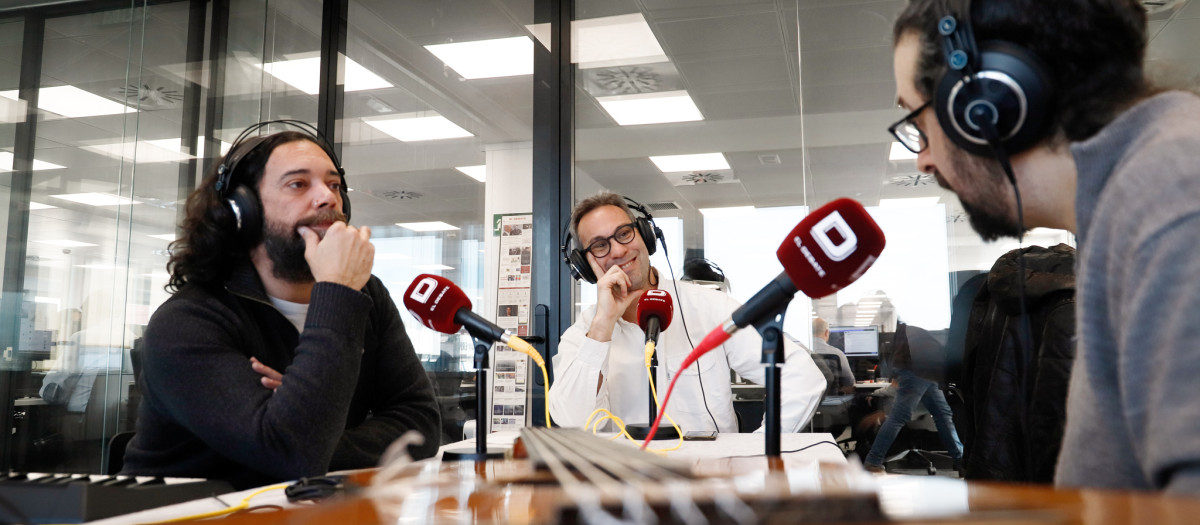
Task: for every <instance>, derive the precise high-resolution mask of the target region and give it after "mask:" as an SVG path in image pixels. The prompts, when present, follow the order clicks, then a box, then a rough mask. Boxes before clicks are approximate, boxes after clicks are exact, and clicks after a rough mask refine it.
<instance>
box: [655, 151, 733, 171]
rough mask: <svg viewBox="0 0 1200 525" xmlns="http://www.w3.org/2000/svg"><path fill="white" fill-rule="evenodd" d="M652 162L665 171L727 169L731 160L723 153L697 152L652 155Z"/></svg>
mask: <svg viewBox="0 0 1200 525" xmlns="http://www.w3.org/2000/svg"><path fill="white" fill-rule="evenodd" d="M650 162H653V163H654V165H655V166H658V169H659V171H661V172H663V173H674V172H678V171H711V170H727V169H729V162H727V161H726V160H725V155H724V154H723V153H696V154H693V155H664V156H658V157H650Z"/></svg>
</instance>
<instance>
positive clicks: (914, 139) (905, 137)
mask: <svg viewBox="0 0 1200 525" xmlns="http://www.w3.org/2000/svg"><path fill="white" fill-rule="evenodd" d="M930 102H933V101H932V100H930V101H928V102H925V103H924V104H921V107H919V108H917V109H914V110H912V112H911V113H909V114H907V115H905V116H904V118H902V119H900V120H897V121H896V123H895V124H892V125H891V126H888V129H887V130H888V133H891V134H892V136H893V137H896V140H898V141H900V143H901V144H903V145H904V147H905V148H908V151H911V152H913V153H920V152H922V151H925V145H927V144H929V140H928V139H926V138H925V132H924V131H921V128H919V127H917V124H916V123H915V122H913V119H915V118H917V115H920V114H921V112H922V111H925V108H927V107H929V104H930Z"/></svg>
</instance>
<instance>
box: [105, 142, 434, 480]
mask: <svg viewBox="0 0 1200 525" xmlns="http://www.w3.org/2000/svg"><path fill="white" fill-rule="evenodd" d="M333 158H334V157H333V155H332V154H331V153H330V150H329V149H328V145H321V144H319V143H318V142H317V137H316V136H314V135H309V134H307V133H300V132H296V131H284V132H280V133H275V134H273V135H269V136H266V137H254V138H250V139H247V140H244V141H240V142H239V143H237V144H235V145H234V146H233V147H232V148H231V149H230V151H229V153H228V154H227V155H226V157H225V159H223V160H222V162H221V163H220V164H219V165H217V166H214V170H213V173H212V174H210V176H208V177H207V178H206V179H205V180H204V182H203V183H201V185H200V186H199V187H198V188H197V189H196V190H195V191H194V192H192V194H191V195H190V196H189V197H188V200H187V217H186V218H185V219H184V221H183V224H182V227H181V229H182V235H181V236H180V238H179V239H178V240H176V241H175V242H174V243H172V250H171V259H170V262H168V264H167V268H168V270H169V272H170V274H171V278H170V282H169V284H168V287H169V289H171V290H172V291H173V292H174V293H173V295H172V296H171V298H170V299H168V300H167V301H166V302H165V303H163V305H162V306H160V307H159V308H158V310H157V311H155V312H154V315H153V316H152V317H151V318H150V324H149V326H148V327H147V328H146V332H145V337H144V341H145V354H144V356H143V359H142V361H143V366H142V373H141V376H142V377H141V379H142V384H141V387H142V392H143V394H144V397H143V400H142V403H141V407H140V412H139V415H138V420H137V433H136V434H135V436H134V438H133V440H132V441H131V442H130V443H129V446H128V448H127V449H126V452H125V460H124V469H123V470H122V474H131V475H151V476H172V477H191V478H209V479H219V480H225V481H228V482H229V483H230V484H231V485H233V486H234V487H235V488H239V489H241V488H247V487H254V486H260V485H265V484H269V483H275V482H279V481H285V480H290V479H296V478H300V477H306V476H321V475H324V474H325V473H326V472H328V471H330V470H341V469H353V468H364V467H373V466H376V465H377V464H378V462H379V458H380V457H381V455H382V454H383V452H384V451H385V450H386V449H387V447H388V446H389V445H390V444H391V443H392V442H393V441H395V440H396V439H398V438H399V437H400V436H401V435H402V434H404V433H405V432H408V431H416V432H419V433H420V434H421V435H422V436H424V443H423V444H421V445H418V446H414V447H412V449H410V451H409V452H410V453H411V454H412V455H413V457H416V458H424V457H429V456H432V455H433V454H434V453H435V452H436V451H437V448H438V445H439V441H438V438H439V436H440V431H439V426H440V423H439V416H438V405H437V400H436V399H435V397H434V392H433V387H432V386H431V385H430V382H429V379H428V378H427V377H426V375H425V372H424V369H423V368H422V366H421V362H420V360H419V359H418V358H417V354H416V352H415V351H414V350H413V346H412V342H411V341H409V338H408V335H407V334H406V333H405V330H404V324H403V323H402V322H401V319H400V314H399V312H398V310H397V309H396V305H395V303H393V302H392V298H391V296H390V295H389V294H388V291H387V288H385V287H384V285H383V282H382V281H380V280H379V279H378V278H377V277H375V276H373V275H371V267H372V264H373V261H374V247H373V245H372V244H371V242H370V238H371V230H370V228H368V227H354V226H350V225H349V224H347V223H346V220H347V217H346V215H345V214H344V213H343V211H342V210H343V206H344V203H343V201H344V196H345V193H344V189H343V184H344V182H345V181H344V177H343V175H342V174H341V171H340V168H339V167H338V166H337V165H336V164H335V162H334V161H333V160H332V159H333ZM225 177H227V178H225ZM218 180H220V181H221V182H222V185H221V186H218ZM222 186H224V188H222ZM227 199H237V200H235V201H234V202H235V203H237V204H238V206H239V208H238V209H237V210H236V213H237V215H236V216H235V210H234V209H231V208H232V207H231V206H230V204H229V201H228V200H227ZM252 201H256V202H257V203H258V204H259V209H260V210H261V211H259V212H258V213H261V215H260V216H259V219H258V220H260V221H261V227H259V228H252V229H251V228H250V225H252V224H254V222H255V221H254V220H252V217H250V214H251V213H255V210H252V209H251V206H252V205H253V204H255V202H252ZM243 226H245V227H243Z"/></svg>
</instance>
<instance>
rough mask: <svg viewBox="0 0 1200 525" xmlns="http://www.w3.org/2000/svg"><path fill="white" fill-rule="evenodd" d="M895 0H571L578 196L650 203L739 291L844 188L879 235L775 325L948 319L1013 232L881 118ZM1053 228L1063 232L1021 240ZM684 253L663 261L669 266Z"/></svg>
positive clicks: (890, 117) (672, 241)
mask: <svg viewBox="0 0 1200 525" xmlns="http://www.w3.org/2000/svg"><path fill="white" fill-rule="evenodd" d="M905 3H906V2H905V1H904V0H879V1H856V2H826V1H813V0H791V1H782V2H749V3H748V2H740V1H735V0H714V1H705V2H673V1H644V0H619V1H612V0H579V1H577V2H575V11H574V17H575V22H574V25H575V27H574V28H573V32H572V36H573V38H574V39H575V40H574V46H575V49H574V50H573V53H572V61H573V63H574V64H575V66H576V70H575V82H576V84H575V88H576V90H575V94H576V95H575V121H576V128H575V159H576V163H575V200H576V201H578V200H580V199H582V198H584V197H586V196H588V195H591V194H594V193H595V192H596V191H598V190H600V189H605V190H610V191H614V192H617V193H621V194H624V195H627V196H629V197H632V198H634V199H636V200H638V201H640V202H642V203H643V204H646V205H647V206H648V207H649V208H650V209H651V210H653V211H654V213H655V217H656V218H658V219H659V220H660V221H664V220H665V221H670V222H671V224H673V225H677V227H676V232H675V235H668V238H667V239H666V242H667V245H668V246H669V247H671V246H673V247H674V248H673V249H670V250H668V251H669V252H670V253H672V254H674V253H676V252H681V253H682V254H683V257H681V258H682V259H685V260H686V259H692V258H706V259H708V260H709V261H710V262H711V263H713V264H715V265H716V266H717V267H719V268H720V269H721V270H723V273H724V276H725V277H726V279H727V286H728V288H729V292H730V293H731V294H732V295H733V296H734V297H735V298H737V299H739V300H742V301H745V300H747V299H748V298H749V297H750V296H752V295H753V294H754V293H755V292H757V291H758V290H759V289H760V288H761V287H762V286H763V285H765V284H766V283H767V282H768V281H769V280H771V279H773V278H774V277H775V276H776V275H778V274H779V272H780V271H782V267H781V266H780V263H779V261H778V260H776V258H775V255H774V254H775V251H776V249H777V248H778V247H779V243H780V242H783V241H784V238H785V237H786V234H787V232H788V231H790V230H791V228H792V227H793V226H795V225H796V224H797V223H798V222H800V220H801V219H803V218H804V217H805V216H806V215H807V214H808V213H809V211H811V210H813V209H816V208H818V207H820V206H822V205H824V204H826V203H828V202H830V201H832V200H834V199H836V198H839V197H849V198H852V199H855V200H857V201H858V202H860V203H862V204H863V205H864V206H866V207H867V208H868V210H869V211H870V212H871V214H872V216H873V217H874V218H875V220H876V222H878V223H879V224H880V225H881V226H882V228H883V230H884V233H885V234H886V236H887V240H888V242H887V248H886V249H885V250H884V252H883V254H882V256H881V258H880V259H879V261H877V262H876V263H875V265H874V267H873V268H872V269H871V270H870V271H869V272H867V274H866V275H865V276H864V277H863V278H861V279H860V280H859V281H858V282H856V283H854V284H853V285H851V286H849V287H847V288H846V289H844V290H841V291H839V292H838V293H836V294H834V295H832V296H829V297H826V298H822V299H819V300H809V299H808V298H806V297H802V296H799V297H797V298H796V299H795V300H794V301H792V303H791V305H790V307H789V310H788V314H787V316H786V319H785V330H786V331H787V332H788V333H789V334H790V335H791V336H792V337H793V338H794V339H796V340H799V341H800V342H802V343H804V344H808V343H809V342H810V341H811V330H810V328H811V322H812V318H813V317H817V316H819V317H822V318H824V319H826V320H828V321H829V322H830V323H831V324H833V325H842V326H866V325H875V326H878V327H880V328H881V329H882V331H884V332H890V331H892V330H894V326H895V322H896V319H897V318H899V319H903V320H906V321H907V322H910V323H913V324H915V325H919V326H922V327H925V328H927V329H929V330H931V331H934V332H937V331H939V330H945V329H946V328H947V327H948V326H949V321H950V302H951V298H952V297H953V295H954V293H955V292H956V290H957V286H958V284H959V283H960V281H962V280H965V277H969V276H970V275H973V274H976V273H980V272H983V271H987V270H988V269H989V268H990V267H991V265H992V264H993V263H994V262H995V260H996V259H997V258H998V257H999V256H1000V255H1002V254H1003V253H1005V252H1007V251H1009V250H1011V249H1014V248H1016V247H1017V245H1016V242H1015V241H1014V242H998V243H994V244H984V243H983V242H982V241H980V240H979V238H978V236H976V235H975V233H974V232H973V231H972V230H971V229H970V227H969V226H968V225H967V222H966V220H965V215H964V213H963V211H962V209H961V207H960V205H959V203H958V200H957V198H955V197H954V195H952V194H951V193H949V192H947V191H945V190H942V189H941V188H939V187H938V186H937V184H936V183H935V182H934V180H933V179H932V177H931V176H930V175H926V174H921V173H918V171H917V167H916V163H915V157H916V155H912V154H908V152H907V150H905V149H904V148H903V147H902V146H900V144H899V143H896V142H895V141H894V140H893V139H892V138H891V136H890V135H889V134H888V133H887V131H886V128H887V126H888V125H889V124H891V123H892V122H894V121H896V120H897V119H898V118H900V117H902V116H903V114H904V112H903V111H900V110H899V109H897V108H896V87H895V81H894V79H893V73H892V42H891V24H892V20H894V19H895V16H896V14H897V13H898V12H899V11H900V9H901V8H903V6H904V5H905ZM614 43H619V45H617V44H614ZM1059 242H1067V243H1071V242H1073V239H1072V238H1071V236H1070V235H1069V234H1067V233H1066V232H1041V231H1036V232H1034V234H1032V235H1030V236H1028V237H1027V238H1026V242H1025V243H1026V245H1031V244H1038V245H1054V244H1057V243H1059ZM655 258H656V259H658V260H656V261H654V263H653V264H654V265H655V266H656V267H657V268H658V269H659V270H660V271H663V272H666V271H667V270H668V267H667V266H666V265H665V264H664V263H665V262H666V261H664V260H662V259H661V258H658V256H657V255H656V256H655ZM685 260H674V261H671V262H672V263H673V264H672V266H673V268H674V275H675V276H676V277H680V276H681V275H680V274H681V268H682V266H683V264H684V263H685ZM590 288H592V287H589V286H583V287H582V288H581V289H580V291H579V292H580V294H579V295H580V297H581V300H580V301H579V303H578V304H577V305H576V308H575V310H576V312H577V313H578V312H579V311H581V310H582V308H584V307H586V306H587V305H589V304H590V303H592V302H594V300H595V299H594V295H592V290H590Z"/></svg>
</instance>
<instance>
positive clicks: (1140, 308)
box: [1035, 92, 1200, 495]
mask: <svg viewBox="0 0 1200 525" xmlns="http://www.w3.org/2000/svg"><path fill="white" fill-rule="evenodd" d="M1071 153H1072V154H1073V156H1074V158H1075V163H1076V167H1077V170H1078V180H1077V188H1076V197H1075V213H1076V221H1077V223H1076V224H1077V228H1076V230H1077V234H1078V240H1079V246H1080V247H1079V258H1078V265H1079V267H1078V276H1079V281H1078V283H1079V287H1078V295H1077V301H1078V302H1077V306H1076V308H1077V311H1076V313H1077V315H1078V326H1079V330H1078V334H1079V337H1080V339H1079V347H1078V353H1077V355H1076V358H1075V363H1074V368H1073V370H1072V376H1071V385H1070V393H1069V395H1068V398H1067V426H1066V434H1065V436H1064V439H1063V447H1062V455H1061V456H1060V457H1059V462H1058V470H1057V473H1056V476H1055V481H1056V483H1057V484H1059V485H1064V486H1089V487H1101V488H1121V489H1146V490H1157V489H1165V490H1166V491H1168V492H1172V493H1179V494H1193V495H1194V494H1200V393H1197V392H1198V391H1197V390H1195V389H1192V388H1190V387H1191V386H1192V385H1194V384H1195V381H1196V378H1197V377H1200V359H1198V358H1200V290H1198V289H1197V287H1200V98H1198V97H1197V96H1195V95H1193V94H1189V93H1182V92H1167V93H1163V94H1159V95H1157V96H1154V97H1152V98H1149V99H1146V100H1144V101H1142V102H1140V103H1138V104H1137V105H1135V106H1133V107H1132V108H1130V109H1128V110H1126V111H1125V112H1124V113H1123V114H1121V115H1120V116H1119V117H1117V119H1116V120H1114V121H1113V122H1112V123H1110V124H1109V125H1107V126H1105V128H1104V129H1102V130H1101V131H1100V132H1099V133H1097V134H1096V135H1095V136H1093V137H1092V138H1090V139H1088V140H1086V141H1083V142H1080V143H1076V144H1072V145H1071ZM1035 445H1036V444H1035Z"/></svg>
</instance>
